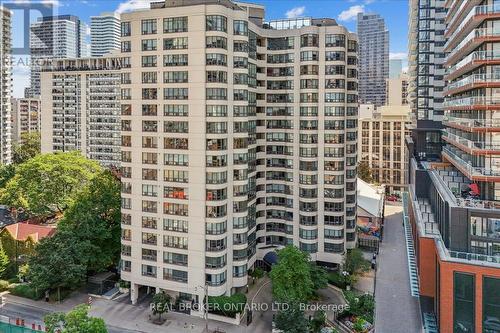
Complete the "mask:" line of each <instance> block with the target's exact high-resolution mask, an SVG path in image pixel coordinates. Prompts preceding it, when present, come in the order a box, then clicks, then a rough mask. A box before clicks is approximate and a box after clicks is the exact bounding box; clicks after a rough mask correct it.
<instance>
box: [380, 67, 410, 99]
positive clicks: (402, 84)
mask: <svg viewBox="0 0 500 333" xmlns="http://www.w3.org/2000/svg"><path fill="white" fill-rule="evenodd" d="M385 105H386V106H387V105H408V75H407V74H406V73H402V74H400V75H399V76H398V77H397V78H392V79H388V80H387V81H386V101H385Z"/></svg>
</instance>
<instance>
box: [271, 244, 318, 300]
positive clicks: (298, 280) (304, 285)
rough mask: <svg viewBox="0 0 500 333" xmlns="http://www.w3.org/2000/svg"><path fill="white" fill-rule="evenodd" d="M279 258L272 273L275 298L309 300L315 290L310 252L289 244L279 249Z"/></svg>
mask: <svg viewBox="0 0 500 333" xmlns="http://www.w3.org/2000/svg"><path fill="white" fill-rule="evenodd" d="M278 259H279V260H278V263H277V264H276V265H274V266H273V268H272V270H271V274H270V276H271V280H272V283H273V296H274V298H275V300H277V301H278V302H289V301H295V302H307V300H309V299H310V297H311V296H312V294H313V291H314V283H313V281H312V279H311V271H310V264H309V254H307V253H305V252H302V251H301V250H299V249H298V248H296V247H294V246H287V247H285V248H283V249H281V250H279V251H278Z"/></svg>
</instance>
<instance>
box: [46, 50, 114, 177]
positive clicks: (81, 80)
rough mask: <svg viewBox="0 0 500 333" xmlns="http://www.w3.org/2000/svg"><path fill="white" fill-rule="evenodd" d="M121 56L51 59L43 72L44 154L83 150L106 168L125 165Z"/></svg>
mask: <svg viewBox="0 0 500 333" xmlns="http://www.w3.org/2000/svg"><path fill="white" fill-rule="evenodd" d="M120 68H121V60H120V59H118V58H107V57H100V58H85V59H64V60H52V61H49V62H48V63H47V65H46V66H45V67H44V68H43V71H42V72H41V82H42V90H41V101H42V105H43V109H42V113H41V125H42V126H41V133H42V136H41V139H42V140H41V146H42V153H50V152H57V151H72V150H79V151H81V152H82V154H83V155H84V156H86V157H88V158H90V159H93V160H96V161H98V162H100V163H101V164H103V165H105V166H116V167H117V166H119V163H120V145H121V138H120V126H121V123H120V112H121V104H120V80H121V76H120V71H119V70H120Z"/></svg>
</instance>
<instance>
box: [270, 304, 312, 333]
mask: <svg viewBox="0 0 500 333" xmlns="http://www.w3.org/2000/svg"><path fill="white" fill-rule="evenodd" d="M288 305H289V306H288V308H285V309H283V310H281V311H279V312H278V313H277V314H276V317H275V320H274V321H275V324H276V328H277V329H279V330H281V331H283V332H284V333H304V332H308V325H309V323H308V320H307V318H306V317H305V316H304V312H303V311H302V310H300V307H299V305H298V304H296V303H289V304H288Z"/></svg>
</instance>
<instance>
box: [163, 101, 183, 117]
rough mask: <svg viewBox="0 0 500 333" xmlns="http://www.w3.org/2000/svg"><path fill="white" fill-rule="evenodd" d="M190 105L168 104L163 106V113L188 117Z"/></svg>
mask: <svg viewBox="0 0 500 333" xmlns="http://www.w3.org/2000/svg"><path fill="white" fill-rule="evenodd" d="M188 108H189V106H188V105H178V104H167V105H164V106H163V115H164V116H167V117H169V116H172V117H187V115H188Z"/></svg>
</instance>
